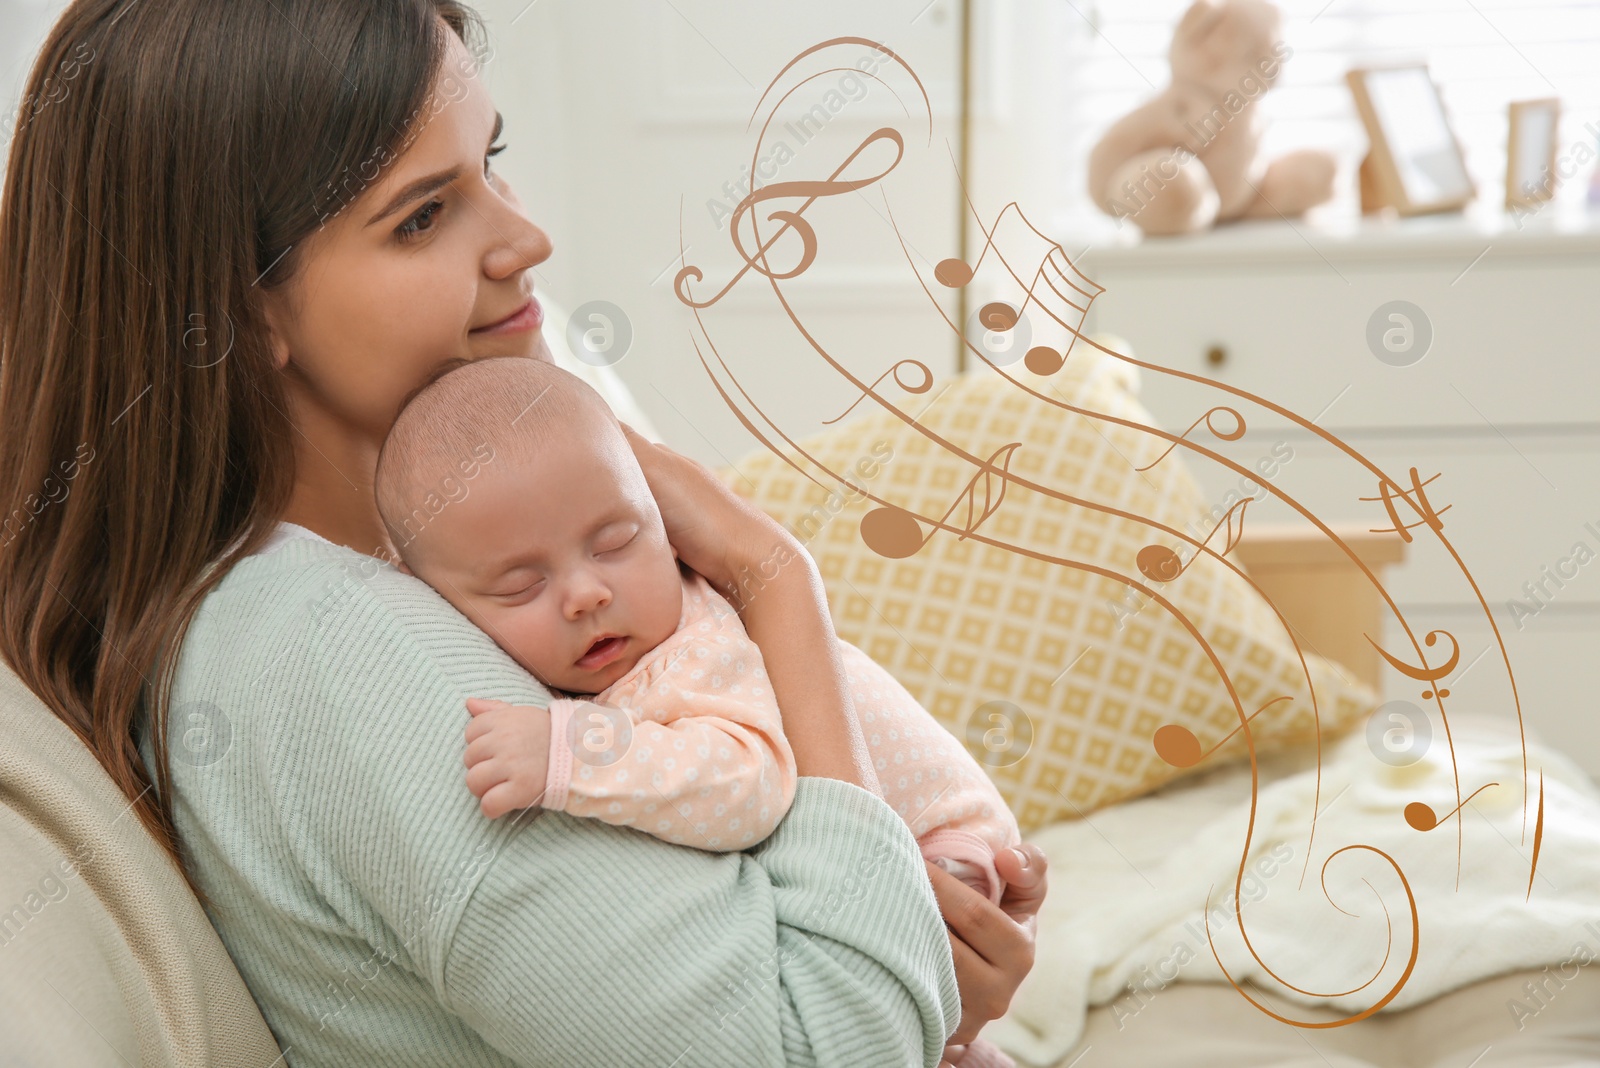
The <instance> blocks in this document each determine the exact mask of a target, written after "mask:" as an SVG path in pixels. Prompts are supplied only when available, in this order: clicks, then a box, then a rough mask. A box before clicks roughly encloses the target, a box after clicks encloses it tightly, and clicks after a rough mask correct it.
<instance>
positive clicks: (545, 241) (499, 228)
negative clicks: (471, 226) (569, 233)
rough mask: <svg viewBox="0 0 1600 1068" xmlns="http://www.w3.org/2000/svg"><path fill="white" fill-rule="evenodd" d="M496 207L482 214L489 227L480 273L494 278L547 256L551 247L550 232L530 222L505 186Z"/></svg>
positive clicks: (509, 273)
mask: <svg viewBox="0 0 1600 1068" xmlns="http://www.w3.org/2000/svg"><path fill="white" fill-rule="evenodd" d="M489 199H491V200H492V199H493V198H492V197H491V198H489ZM499 208H500V210H498V211H495V212H493V213H492V214H487V215H486V216H485V219H486V221H487V222H488V223H489V225H490V227H491V228H492V229H491V235H490V246H489V251H488V252H487V253H486V254H485V255H484V262H483V271H484V274H486V275H488V276H489V277H490V278H494V279H503V278H509V277H511V276H512V275H515V274H516V273H517V272H519V271H525V270H528V269H529V268H531V267H537V266H538V265H539V264H541V263H543V262H544V261H545V260H547V259H549V258H550V253H551V252H552V251H553V246H552V245H551V243H550V235H549V234H547V233H545V232H544V231H543V230H542V229H540V228H539V227H538V226H536V225H534V223H533V220H531V219H529V218H528V216H527V213H526V212H524V211H523V210H522V203H521V202H520V201H519V200H518V199H517V195H516V194H515V193H513V192H512V191H511V190H510V189H509V188H506V189H505V191H504V193H503V194H502V196H501V198H500V204H499Z"/></svg>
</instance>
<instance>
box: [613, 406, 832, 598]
mask: <svg viewBox="0 0 1600 1068" xmlns="http://www.w3.org/2000/svg"><path fill="white" fill-rule="evenodd" d="M621 426H622V432H623V434H624V435H625V436H626V437H627V439H628V444H629V445H631V446H633V454H634V456H636V457H638V460H639V466H640V467H641V468H642V469H643V470H644V477H645V481H647V482H649V484H650V493H651V494H652V495H653V496H654V497H655V499H656V505H657V507H659V508H660V509H661V519H662V522H663V523H665V524H666V528H667V540H668V541H669V542H671V543H672V547H673V548H674V549H676V550H677V552H678V558H679V559H680V560H682V561H683V562H684V563H685V564H688V565H689V567H691V568H692V569H694V570H695V571H698V572H699V573H700V574H701V575H704V576H705V578H706V581H707V582H710V583H711V585H712V586H714V587H715V588H716V589H717V591H718V592H719V593H721V594H723V596H729V594H730V593H731V592H732V591H734V590H735V589H736V587H737V585H738V582H739V580H740V578H741V577H742V576H744V575H746V574H748V573H749V572H750V571H752V570H753V569H754V568H755V567H757V566H758V565H760V564H762V563H763V562H766V561H768V560H769V559H770V558H771V557H772V556H773V555H774V554H777V553H780V552H783V553H787V554H790V555H792V554H796V553H799V552H801V551H802V550H801V548H800V545H799V542H797V541H796V540H795V538H794V535H792V534H790V533H789V532H788V531H787V530H785V529H784V528H783V525H782V524H781V523H779V522H778V521H777V520H776V519H773V518H772V517H771V516H769V515H767V514H766V513H765V512H763V511H761V509H759V508H757V507H755V505H753V504H750V503H749V502H748V501H745V500H743V499H742V498H740V497H739V496H738V495H737V494H735V493H734V492H733V491H732V490H730V489H729V488H728V487H727V486H725V485H723V484H722V482H721V481H720V480H719V479H718V478H717V476H716V475H714V474H713V473H712V472H711V471H710V469H709V468H707V467H706V466H705V465H704V464H702V463H700V462H699V461H697V460H693V459H691V458H689V457H687V456H684V455H683V454H682V453H679V452H674V451H673V450H672V449H669V448H667V447H666V446H665V445H657V444H655V443H654V442H652V441H650V440H649V439H648V438H645V437H644V436H643V435H641V434H640V433H639V432H638V431H636V430H634V429H633V428H632V427H630V426H628V425H627V424H626V423H622V424H621Z"/></svg>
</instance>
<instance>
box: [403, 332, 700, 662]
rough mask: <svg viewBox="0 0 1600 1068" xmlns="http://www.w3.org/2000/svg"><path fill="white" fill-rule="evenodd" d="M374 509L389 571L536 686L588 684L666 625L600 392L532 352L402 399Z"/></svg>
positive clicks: (642, 501) (646, 497) (629, 658)
mask: <svg viewBox="0 0 1600 1068" xmlns="http://www.w3.org/2000/svg"><path fill="white" fill-rule="evenodd" d="M376 483H377V485H376V491H377V499H378V513H379V515H380V516H381V517H382V519H383V523H384V526H385V528H386V529H387V530H388V533H389V538H390V540H391V541H392V542H393V543H394V546H395V549H396V550H397V551H398V552H399V554H400V558H401V560H402V561H403V569H404V570H406V571H408V572H409V573H411V574H414V575H416V576H417V577H418V578H420V579H422V580H423V581H424V582H426V583H428V585H430V586H432V587H433V588H434V589H435V590H437V591H438V592H439V593H440V595H442V596H443V597H444V598H445V599H446V600H448V601H449V602H450V603H451V604H453V605H455V607H456V608H457V609H458V610H459V611H460V612H461V613H462V615H464V616H466V617H467V618H468V619H470V620H472V622H473V623H475V624H476V625H477V626H478V627H479V628H480V629H481V630H483V631H484V632H485V633H486V634H488V635H489V636H490V637H492V638H493V639H494V640H495V641H497V642H498V643H499V644H500V646H501V647H502V648H504V649H505V650H506V652H508V653H510V654H511V655H512V656H513V657H514V658H515V659H516V660H517V662H518V663H520V664H521V665H522V666H523V667H524V668H526V669H527V670H528V671H530V672H532V673H533V674H534V675H535V676H537V677H538V678H539V679H540V680H541V681H542V682H544V683H545V684H546V685H548V686H551V687H554V688H556V689H560V690H564V691H567V692H569V693H579V694H593V693H599V692H600V691H601V690H603V689H605V688H606V687H607V686H609V685H610V684H611V683H612V682H614V681H616V680H617V679H619V678H621V677H622V676H623V675H624V674H625V673H626V672H627V671H628V670H629V669H631V668H632V667H633V665H634V664H635V663H636V662H637V661H638V659H639V657H640V656H641V655H643V654H644V653H645V652H647V651H649V650H650V649H653V648H654V647H655V646H657V645H658V644H660V643H661V642H662V641H664V640H665V639H666V638H667V637H668V636H669V635H671V634H672V632H673V631H674V630H676V629H677V626H678V621H679V619H680V618H681V613H682V607H683V587H682V583H681V580H680V578H679V572H678V566H677V561H676V559H675V556H676V554H675V553H674V551H673V549H672V546H671V545H669V544H668V542H667V535H666V529H665V527H664V526H663V525H662V522H661V513H660V511H659V510H658V509H657V507H656V502H655V498H654V497H652V496H651V494H650V487H649V485H648V483H646V481H645V477H644V472H643V471H641V470H640V469H639V463H638V460H637V459H635V457H634V455H633V449H632V448H631V447H630V446H629V444H628V440H627V438H625V437H623V434H622V430H621V427H620V426H619V425H618V423H617V420H616V417H615V416H614V415H613V414H612V412H611V409H610V408H609V407H608V406H607V405H606V402H605V401H604V399H602V398H601V396H600V395H599V394H598V393H596V392H595V391H594V389H593V388H591V387H590V386H589V384H588V383H587V382H584V381H583V380H582V379H581V378H578V377H577V376H576V375H573V374H571V373H569V372H567V371H564V370H562V369H561V368H559V367H556V366H555V365H554V364H551V363H547V362H545V361H543V360H536V359H529V358H526V357H512V356H507V357H494V358H490V359H483V360H474V361H470V362H463V363H461V364H460V365H458V366H455V367H453V368H450V369H448V370H446V371H445V372H444V373H443V374H441V375H439V376H437V377H436V378H435V379H434V380H433V381H431V382H430V383H428V384H427V385H425V386H423V387H422V388H421V389H419V390H418V391H417V392H416V393H414V394H413V395H412V396H411V397H410V398H409V399H408V400H407V402H406V403H405V405H404V406H402V408H401V410H400V414H399V416H398V417H397V418H396V419H395V422H394V426H393V427H392V428H391V429H390V431H389V436H388V438H387V439H385V441H384V444H383V449H382V451H381V452H380V453H379V455H378V469H377V477H376Z"/></svg>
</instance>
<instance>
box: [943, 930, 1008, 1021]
mask: <svg viewBox="0 0 1600 1068" xmlns="http://www.w3.org/2000/svg"><path fill="white" fill-rule="evenodd" d="M950 956H951V958H952V959H953V960H954V961H955V966H956V989H957V990H958V991H959V992H960V994H961V1023H960V1025H959V1026H958V1027H957V1028H956V1029H955V1033H954V1034H952V1035H951V1036H950V1040H949V1044H950V1045H952V1046H955V1045H965V1044H966V1043H968V1042H971V1041H972V1040H973V1039H975V1038H977V1037H978V1032H979V1031H982V1030H983V1027H984V1025H985V1024H987V1023H988V1022H989V1021H990V1020H996V1019H999V1018H1000V1017H1001V1016H1002V1015H1003V1014H1004V1013H1005V1011H1006V1007H1007V1005H1008V1004H1009V999H1008V1000H1007V1001H1000V1002H997V1001H996V1000H995V992H996V991H997V990H1002V989H1004V986H1005V984H1004V981H1003V979H1004V977H1003V976H1001V975H1000V974H999V973H998V972H997V970H996V969H995V968H994V966H993V965H991V964H990V963H989V962H988V961H986V960H984V959H983V958H982V957H980V956H978V954H977V953H975V952H973V950H972V947H971V946H969V945H967V944H966V943H965V942H963V941H962V940H961V939H959V938H957V937H956V936H955V935H954V934H953V933H952V934H951V935H950Z"/></svg>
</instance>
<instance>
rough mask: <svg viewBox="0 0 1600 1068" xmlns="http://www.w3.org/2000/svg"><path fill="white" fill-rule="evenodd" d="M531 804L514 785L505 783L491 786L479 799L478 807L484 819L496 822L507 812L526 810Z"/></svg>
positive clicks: (508, 782)
mask: <svg viewBox="0 0 1600 1068" xmlns="http://www.w3.org/2000/svg"><path fill="white" fill-rule="evenodd" d="M532 803H533V802H532V800H531V799H529V798H528V797H526V796H524V795H523V791H521V790H520V789H519V788H518V786H517V785H516V784H515V783H513V782H510V781H507V782H502V783H500V784H498V785H496V786H491V787H490V788H489V791H488V793H486V794H484V795H483V796H482V797H481V798H479V802H478V807H479V808H481V809H483V814H484V815H485V816H486V817H488V818H489V819H492V820H497V819H499V818H500V817H501V816H504V815H505V814H506V813H507V812H515V811H517V809H520V808H527V807H528V806H529V805H531V804H532Z"/></svg>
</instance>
